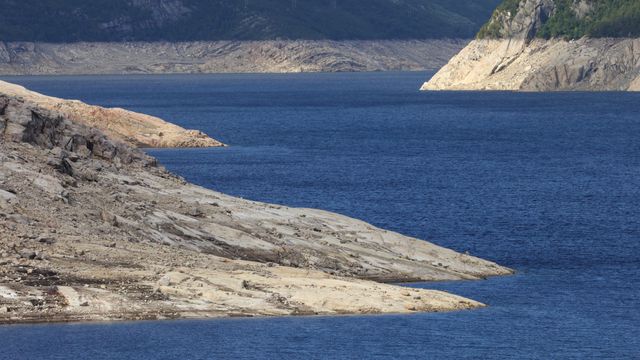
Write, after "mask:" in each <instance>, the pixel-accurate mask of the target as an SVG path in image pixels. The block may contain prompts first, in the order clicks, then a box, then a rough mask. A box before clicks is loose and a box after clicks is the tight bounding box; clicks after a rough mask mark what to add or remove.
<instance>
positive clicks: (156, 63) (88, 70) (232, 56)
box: [0, 39, 469, 75]
mask: <svg viewBox="0 0 640 360" xmlns="http://www.w3.org/2000/svg"><path fill="white" fill-rule="evenodd" d="M468 42H469V40H464V39H462V40H461V39H443V40H437V39H434V40H379V41H362V40H353V41H330V40H317V41H312V40H273V41H209V42H207V41H201V42H177V43H168V42H151V43H149V42H146V43H145V42H130V43H127V42H124V43H121V42H118V43H72V44H43V43H38V44H33V43H2V42H0V74H4V75H24V74H30V75H35V74H136V73H145V74H146V73H154V74H166V73H247V72H249V73H289V72H336V71H385V70H386V71H388V70H404V71H407V70H412V71H417V70H426V69H439V68H440V67H442V66H443V65H444V64H446V62H447V60H449V59H450V58H451V57H452V56H453V55H455V54H456V53H457V52H458V51H459V50H460V49H462V48H463V47H464V46H465V45H466V44H467V43H468Z"/></svg>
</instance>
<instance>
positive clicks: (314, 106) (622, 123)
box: [0, 73, 640, 360]
mask: <svg viewBox="0 0 640 360" xmlns="http://www.w3.org/2000/svg"><path fill="white" fill-rule="evenodd" d="M428 76H429V75H428V74H424V73H371V74H367V73H365V74H295V75H199V76H195V75H193V76H178V75H176V76H100V77H11V78H6V79H7V80H8V81H12V82H16V83H20V84H23V85H26V86H28V87H30V88H31V89H33V90H36V91H40V92H44V93H46V94H49V95H54V96H59V97H65V98H77V99H81V100H83V101H87V102H90V103H94V104H99V105H104V106H118V107H125V108H128V109H131V110H135V111H140V112H144V113H149V114H153V115H157V116H160V117H162V118H165V119H167V120H169V121H173V122H175V123H178V124H180V125H182V126H185V127H188V128H195V129H200V130H203V131H205V132H207V133H209V134H210V135H212V136H213V137H215V138H217V139H219V140H222V141H224V142H226V143H227V144H229V145H231V146H230V147H229V148H225V149H195V150H193V149H192V150H185V149H179V150H175V149H172V150H150V151H149V152H150V153H151V154H152V155H154V156H156V157H157V158H158V159H159V160H160V161H161V163H162V164H163V165H165V166H166V167H167V168H169V169H170V170H172V171H174V172H176V173H178V174H180V175H181V176H183V177H185V178H186V179H187V180H189V181H192V182H195V183H197V184H200V185H203V186H206V187H209V188H211V189H215V190H219V191H222V192H225V193H229V194H232V195H236V196H241V197H244V198H248V199H254V200H260V201H268V202H275V203H281V204H286V205H291V206H301V207H314V208H322V209H326V210H331V211H336V212H339V213H342V214H346V215H350V216H353V217H357V218H360V219H363V220H366V221H368V222H371V223H373V224H375V225H377V226H381V227H384V228H388V229H391V230H395V231H398V232H401V233H404V234H407V235H411V236H415V237H419V238H422V239H426V240H429V241H432V242H435V243H438V244H440V245H443V246H446V247H450V248H453V249H455V250H458V251H469V252H470V253H471V254H473V255H477V256H480V257H483V258H487V259H491V260H493V261H496V262H498V263H500V264H502V265H506V266H509V267H512V268H514V269H516V270H517V271H518V274H517V275H516V276H512V277H505V278H494V279H490V280H487V281H478V282H455V283H436V284H414V285H411V286H420V287H427V288H437V289H442V290H446V291H451V292H453V293H456V294H460V295H464V296H467V297H470V298H473V299H476V300H479V301H482V302H484V303H486V304H488V305H489V307H488V308H486V309H483V310H479V311H471V312H459V313H446V314H418V315H405V316H395V315H394V316H366V317H320V318H314V317H302V318H276V319H223V320H210V321H177V322H143V323H116V324H71V325H35V326H34V325H29V326H13V327H0V349H1V351H0V358H2V359H94V360H95V359H178V358H179V359H227V358H229V359H400V358H403V359H504V358H517V359H640V336H639V333H640V94H634V93H540V94H537V93H501V92H497V93H480V92H471V93H460V92H447V93H420V92H418V91H417V89H418V88H419V87H420V85H421V83H422V81H424V79H425V78H427V77H428Z"/></svg>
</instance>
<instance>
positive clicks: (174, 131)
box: [0, 81, 224, 147]
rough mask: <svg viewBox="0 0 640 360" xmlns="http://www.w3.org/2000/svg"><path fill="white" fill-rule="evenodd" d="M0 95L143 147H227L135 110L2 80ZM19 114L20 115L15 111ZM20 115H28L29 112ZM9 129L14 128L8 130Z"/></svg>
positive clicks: (199, 134) (196, 132)
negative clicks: (61, 96)
mask: <svg viewBox="0 0 640 360" xmlns="http://www.w3.org/2000/svg"><path fill="white" fill-rule="evenodd" d="M0 94H5V95H7V96H11V97H20V98H23V99H25V100H27V101H29V102H31V103H34V104H36V105H37V106H39V107H42V108H45V109H49V110H55V111H57V112H59V113H60V114H61V115H62V116H64V117H65V118H67V119H69V120H71V121H74V122H77V123H80V124H84V125H86V126H90V127H93V128H96V129H100V130H101V131H103V132H105V133H106V134H107V135H109V136H111V137H112V138H114V139H118V140H121V141H124V142H126V143H128V144H130V145H133V146H140V147H216V146H224V144H222V143H220V142H219V141H216V140H213V139H212V138H210V137H208V136H207V135H206V134H203V133H202V132H200V131H196V130H186V129H183V128H181V127H179V126H177V125H174V124H171V123H168V122H166V121H164V120H162V119H160V118H157V117H153V116H150V115H144V114H139V113H135V112H132V111H128V110H124V109H119V108H113V109H107V108H103V107H99V106H91V105H87V104H85V103H82V102H80V101H73V100H63V99H59V98H55V97H51V96H45V95H42V94H38V93H36V92H34V91H30V90H27V89H25V88H24V87H22V86H18V85H14V84H10V83H7V82H4V81H0ZM16 116H17V114H16ZM20 116H24V117H29V116H30V114H22V115H20ZM9 131H13V130H11V129H9Z"/></svg>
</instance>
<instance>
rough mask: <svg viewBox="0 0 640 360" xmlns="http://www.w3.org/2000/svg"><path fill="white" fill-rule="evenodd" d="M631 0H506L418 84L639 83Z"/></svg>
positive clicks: (603, 86)
mask: <svg viewBox="0 0 640 360" xmlns="http://www.w3.org/2000/svg"><path fill="white" fill-rule="evenodd" d="M639 20H640V3H639V2H638V1H637V0H634V1H632V0H598V1H595V0H582V1H573V0H572V1H569V0H519V1H518V0H506V1H504V2H503V3H502V4H500V5H499V6H498V8H497V9H496V11H495V12H494V14H493V16H492V18H491V20H490V21H489V22H488V23H487V24H486V25H485V26H484V27H483V28H482V29H481V30H480V32H479V34H478V37H477V40H475V41H473V42H471V43H470V44H469V45H468V46H467V47H466V48H465V49H463V50H462V51H461V52H460V53H459V54H458V55H456V56H455V57H454V58H453V59H451V60H450V61H449V64H447V65H446V66H445V67H443V68H442V69H441V70H440V71H439V72H438V73H437V74H436V75H435V76H434V77H433V78H432V79H431V80H429V81H428V82H427V83H425V84H424V85H423V87H422V89H423V90H522V91H557V90H563V91H566V90H582V91H639V90H640V61H638V59H640V39H637V38H635V37H637V36H640V31H639V30H640V21H639Z"/></svg>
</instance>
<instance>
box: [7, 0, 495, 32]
mask: <svg viewBox="0 0 640 360" xmlns="http://www.w3.org/2000/svg"><path fill="white" fill-rule="evenodd" d="M499 2H500V0H366V1H364V0H145V1H139V0H138V1H133V0H91V1H86V0H38V1H23V0H0V9H2V11H0V41H47V42H74V41H123V40H140V41H154V40H168V41H188V40H230V39H242V40H265V39H336V40H342V39H426V38H470V37H473V34H475V32H476V31H477V29H478V28H480V25H481V24H482V23H484V22H485V21H486V19H487V18H488V17H489V16H490V14H491V11H492V9H494V8H495V6H497V5H498V3H499Z"/></svg>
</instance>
